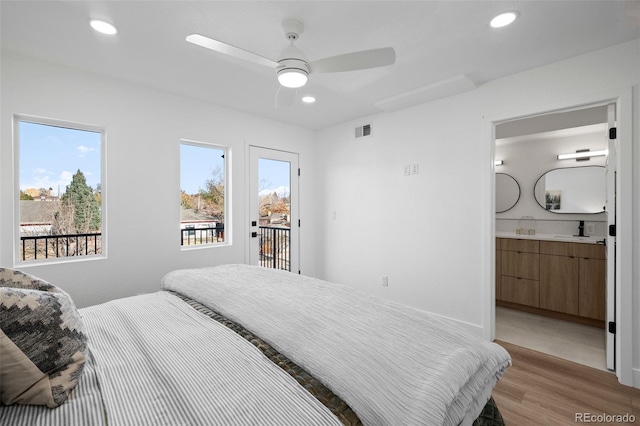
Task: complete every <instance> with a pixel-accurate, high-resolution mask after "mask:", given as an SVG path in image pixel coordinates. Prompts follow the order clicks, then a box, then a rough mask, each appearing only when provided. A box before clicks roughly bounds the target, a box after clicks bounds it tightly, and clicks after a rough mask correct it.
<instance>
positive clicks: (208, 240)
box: [180, 141, 228, 247]
mask: <svg viewBox="0 0 640 426" xmlns="http://www.w3.org/2000/svg"><path fill="white" fill-rule="evenodd" d="M227 157H228V155H227V149H226V148H225V147H221V146H218V145H209V144H204V143H198V142H189V141H182V143H181V144H180V245H181V246H183V247H187V246H202V245H212V244H222V243H225V242H227V241H228V236H227V235H225V222H226V211H227V202H226V200H227V184H226V180H227V179H226V169H227V168H226V158H227Z"/></svg>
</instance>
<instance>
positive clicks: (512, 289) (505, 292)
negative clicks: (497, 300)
mask: <svg viewBox="0 0 640 426" xmlns="http://www.w3.org/2000/svg"><path fill="white" fill-rule="evenodd" d="M539 284H540V283H539V282H538V281H534V280H527V279H524V278H515V277H507V276H502V279H501V281H500V291H501V295H502V300H504V301H507V302H512V303H519V304H521V305H527V306H533V307H535V308H537V307H539V305H540V288H539Z"/></svg>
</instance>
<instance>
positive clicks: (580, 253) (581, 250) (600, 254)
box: [574, 243, 607, 260]
mask: <svg viewBox="0 0 640 426" xmlns="http://www.w3.org/2000/svg"><path fill="white" fill-rule="evenodd" d="M574 245H575V246H576V247H575V253H576V256H577V257H581V258H583V259H602V260H605V259H606V258H607V256H606V247H605V246H604V245H602V244H577V243H576V244H574Z"/></svg>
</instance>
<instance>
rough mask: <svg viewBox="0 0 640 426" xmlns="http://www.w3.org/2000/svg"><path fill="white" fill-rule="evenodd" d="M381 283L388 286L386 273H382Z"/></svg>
mask: <svg viewBox="0 0 640 426" xmlns="http://www.w3.org/2000/svg"><path fill="white" fill-rule="evenodd" d="M382 285H383V286H384V287H388V286H389V276H388V275H383V276H382Z"/></svg>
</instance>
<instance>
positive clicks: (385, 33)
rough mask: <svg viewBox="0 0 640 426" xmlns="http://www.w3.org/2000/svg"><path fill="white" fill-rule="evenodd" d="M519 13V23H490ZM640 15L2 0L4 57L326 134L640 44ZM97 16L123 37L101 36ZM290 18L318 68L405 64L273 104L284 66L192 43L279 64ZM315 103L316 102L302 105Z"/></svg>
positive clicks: (613, 5)
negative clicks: (12, 54)
mask: <svg viewBox="0 0 640 426" xmlns="http://www.w3.org/2000/svg"><path fill="white" fill-rule="evenodd" d="M512 9H516V10H517V11H518V12H519V14H520V17H519V19H518V20H516V22H515V23H514V24H512V25H511V26H508V27H505V28H501V29H492V28H490V27H489V21H490V20H491V18H493V17H494V16H495V15H496V14H498V13H500V12H504V11H506V10H512ZM639 10H640V2H638V1H611V0H585V1H583V0H575V1H574V0H571V1H568V0H555V1H516V0H506V1H480V0H478V1H449V0H447V1H435V0H434V1H331V2H328V1H260V2H258V1H251V2H244V1H243V2H223V1H189V2H182V1H172V2H169V1H119V2H115V1H106V0H98V1H90V2H89V1H65V2H62V1H3V2H0V19H1V22H0V31H1V33H0V40H1V47H2V49H3V52H8V51H16V52H20V54H23V55H27V56H33V57H37V58H40V59H42V60H45V61H48V62H53V63H58V64H62V65H64V66H68V67H71V68H76V69H80V70H84V71H88V72H91V73H96V74H101V75H106V76H108V77H111V78H115V79H118V80H124V81H128V82H132V83H135V84H140V85H142V86H146V87H153V88H158V89H161V90H164V91H168V92H172V93H176V94H179V95H182V96H187V97H190V98H195V99H200V100H203V101H206V102H210V103H215V104H219V105H223V106H226V107H229V108H232V109H235V110H241V111H246V112H249V113H253V114H257V115H261V116H265V117H269V118H272V119H275V120H278V121H282V122H287V123H292V124H295V125H297V126H302V127H306V128H309V129H321V128H325V127H329V126H331V125H334V124H337V123H342V122H346V121H350V120H353V119H356V118H358V117H363V116H367V115H371V114H375V113H377V112H380V111H388V110H393V109H397V108H403V107H407V106H411V105H415V104H417V103H422V102H425V101H428V100H431V99H433V98H437V97H442V96H450V95H452V94H455V93H457V92H460V91H465V90H472V89H473V88H474V87H477V86H480V85H482V84H485V83H487V82H489V81H491V80H493V79H496V78H499V77H502V76H505V75H509V74H514V73H517V72H521V71H524V70H527V69H531V68H535V67H539V66H543V65H546V64H549V63H552V62H557V61H560V60H563V59H566V58H569V57H573V56H577V55H580V54H583V53H587V52H590V51H594V50H598V49H602V48H606V47H609V46H613V45H615V44H620V43H623V42H626V41H629V40H633V39H637V38H639V37H640V13H639ZM151 12H152V13H151ZM94 17H98V18H101V19H105V20H108V21H111V22H113V23H114V24H115V25H116V26H117V27H118V29H119V33H118V34H117V35H116V36H114V37H106V36H103V35H100V34H97V33H95V32H93V30H92V29H91V28H90V27H89V25H88V20H89V18H94ZM290 18H295V19H297V20H300V21H301V22H302V23H303V24H304V32H303V33H302V34H301V36H300V38H299V39H298V40H297V41H296V45H297V47H298V48H300V49H301V50H302V51H303V52H304V53H305V55H306V56H307V57H308V59H309V60H310V61H314V60H317V59H322V58H326V57H330V56H334V55H339V54H344V53H349V52H354V51H360V50H365V49H374V48H379V47H386V46H391V47H393V48H394V49H395V52H396V62H395V64H394V65H391V66H385V67H382V68H375V69H370V70H361V71H353V72H341V73H327V74H311V76H310V80H309V82H308V83H307V85H306V86H305V87H304V88H303V89H299V90H298V91H297V94H296V101H295V103H294V105H293V106H291V107H289V108H274V98H275V94H276V91H277V90H278V87H279V85H278V82H277V80H276V75H275V70H273V69H270V68H268V67H265V66H261V65H257V64H254V63H251V62H247V61H243V60H240V59H236V58H232V57H229V56H226V55H222V54H219V53H215V52H212V51H209V50H206V49H203V48H201V47H199V46H195V45H192V44H190V43H187V42H186V41H185V38H186V36H188V35H190V34H193V33H198V34H202V35H205V36H207V37H211V38H214V39H217V40H220V41H223V42H226V43H229V44H232V45H234V46H238V47H240V48H242V49H245V50H248V51H251V52H254V53H256V54H259V55H261V56H264V57H266V58H269V59H272V60H275V59H277V58H278V56H279V54H280V53H281V51H282V50H283V49H284V48H285V47H286V46H287V45H288V41H287V40H286V39H285V36H284V34H283V32H282V29H281V23H282V22H283V21H284V20H285V19H290ZM124 64H126V66H123V65H124ZM307 94H311V95H314V96H315V97H316V98H317V102H316V103H315V104H313V105H312V106H309V105H303V104H302V103H301V101H300V98H301V96H303V95H307ZM362 124H367V123H360V125H362ZM373 132H374V133H375V129H374V130H373Z"/></svg>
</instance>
